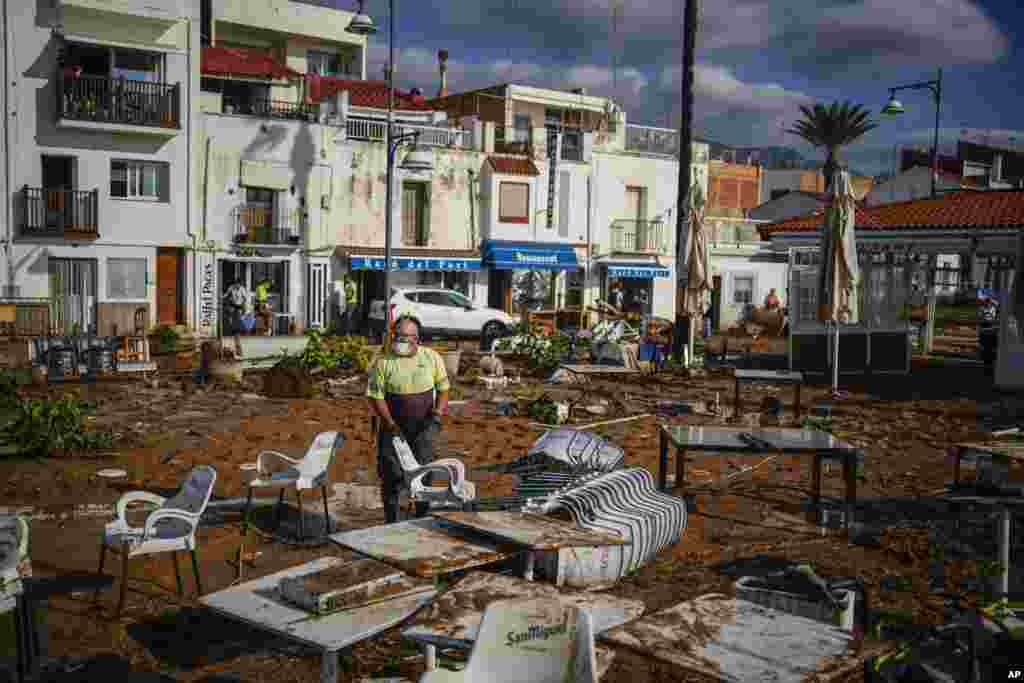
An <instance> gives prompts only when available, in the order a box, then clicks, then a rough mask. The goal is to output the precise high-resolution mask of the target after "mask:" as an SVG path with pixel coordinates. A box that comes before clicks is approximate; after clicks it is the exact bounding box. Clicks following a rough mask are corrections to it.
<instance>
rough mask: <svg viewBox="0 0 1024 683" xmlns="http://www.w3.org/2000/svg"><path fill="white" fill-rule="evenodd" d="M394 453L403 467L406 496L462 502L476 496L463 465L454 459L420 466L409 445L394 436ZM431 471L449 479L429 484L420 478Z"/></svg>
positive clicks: (425, 499) (459, 503)
mask: <svg viewBox="0 0 1024 683" xmlns="http://www.w3.org/2000/svg"><path fill="white" fill-rule="evenodd" d="M394 447H395V454H396V455H397V456H398V463H399V464H400V465H401V466H402V474H403V475H404V483H405V487H406V488H407V489H408V490H409V497H410V498H412V500H414V501H417V502H436V503H440V504H455V505H462V504H464V503H467V502H469V501H471V500H474V499H475V498H476V485H475V484H473V482H471V481H466V466H465V465H464V464H463V463H462V461H461V460H459V459H457V458H441V459H439V460H435V461H433V462H431V463H428V464H426V465H420V463H419V461H417V460H416V456H415V455H413V452H412V449H411V448H410V447H409V444H408V443H406V442H405V439H403V438H402V437H400V436H396V437H394ZM431 474H441V475H444V476H445V477H446V478H447V479H448V483H447V485H445V486H428V485H426V484H424V483H423V480H424V479H425V478H426V477H427V476H429V475H431Z"/></svg>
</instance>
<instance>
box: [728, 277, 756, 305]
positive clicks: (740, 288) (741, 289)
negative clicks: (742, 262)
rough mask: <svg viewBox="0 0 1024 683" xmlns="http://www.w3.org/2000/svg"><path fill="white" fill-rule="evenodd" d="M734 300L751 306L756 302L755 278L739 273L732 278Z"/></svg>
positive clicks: (736, 302) (739, 303)
mask: <svg viewBox="0 0 1024 683" xmlns="http://www.w3.org/2000/svg"><path fill="white" fill-rule="evenodd" d="M732 302H733V303H734V304H738V305H744V306H750V305H751V304H753V303H754V278H753V276H751V275H738V276H736V277H734V278H733V280H732Z"/></svg>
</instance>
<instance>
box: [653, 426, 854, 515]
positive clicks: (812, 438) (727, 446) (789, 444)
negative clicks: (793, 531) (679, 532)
mask: <svg viewBox="0 0 1024 683" xmlns="http://www.w3.org/2000/svg"><path fill="white" fill-rule="evenodd" d="M744 436H748V437H752V439H753V440H755V441H758V442H760V443H761V444H763V446H759V445H756V444H755V443H752V442H748V441H745V440H744V439H743V437H744ZM659 442H660V443H659V445H660V453H659V459H658V485H659V487H660V489H661V490H662V491H665V490H666V488H667V475H668V472H667V470H668V450H669V445H670V444H671V445H672V446H673V447H674V448H675V450H676V487H677V488H682V487H683V486H685V484H686V458H687V451H710V452H719V453H720V452H740V453H763V452H776V453H783V454H786V455H813V456H814V464H813V469H812V472H811V485H812V487H813V489H812V498H811V503H812V505H813V506H814V509H815V510H817V509H819V507H820V505H821V463H822V461H823V460H839V461H841V462H842V463H843V478H844V479H845V481H846V520H845V522H846V527H847V528H849V527H850V524H851V522H852V521H853V513H854V506H855V505H856V502H857V462H858V460H859V458H860V457H861V456H862V453H861V451H860V449H858V448H855V447H853V446H851V445H850V444H848V443H845V442H843V441H840V440H839V439H837V438H836V437H834V436H832V435H831V434H829V433H828V432H823V431H820V430H817V429H754V430H743V429H739V428H735V427H732V428H730V427H689V426H685V425H661V426H660V433H659Z"/></svg>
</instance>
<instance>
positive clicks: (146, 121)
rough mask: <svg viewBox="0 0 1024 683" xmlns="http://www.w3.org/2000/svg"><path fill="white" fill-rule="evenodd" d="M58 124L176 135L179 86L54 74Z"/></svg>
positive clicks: (178, 113)
mask: <svg viewBox="0 0 1024 683" xmlns="http://www.w3.org/2000/svg"><path fill="white" fill-rule="evenodd" d="M57 121H58V124H59V125H62V126H72V127H85V128H94V129H101V130H120V129H122V127H125V128H127V129H128V130H138V131H141V132H145V131H148V132H156V133H159V134H164V135H175V134H177V133H178V132H179V131H180V129H181V88H180V87H179V86H178V84H175V85H169V84H167V83H149V82H147V81H131V80H128V79H125V78H109V77H106V76H90V75H85V74H83V75H81V76H75V77H67V78H66V77H65V76H64V74H63V72H58V75H57Z"/></svg>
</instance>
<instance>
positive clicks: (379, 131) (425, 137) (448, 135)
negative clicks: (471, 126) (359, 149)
mask: <svg viewBox="0 0 1024 683" xmlns="http://www.w3.org/2000/svg"><path fill="white" fill-rule="evenodd" d="M345 126H346V129H347V133H348V137H349V139H351V140H370V141H374V142H378V141H379V142H383V141H384V138H385V137H386V136H387V131H388V123H387V121H376V120H373V119H353V118H350V119H348V120H347V121H346V122H345ZM414 132H418V133H419V134H420V137H419V141H418V142H419V144H421V145H425V146H428V147H468V146H469V135H468V132H467V131H465V130H462V129H461V128H439V127H434V126H416V125H409V124H407V123H400V124H399V123H396V124H394V135H395V136H398V135H405V134H406V133H414Z"/></svg>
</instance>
